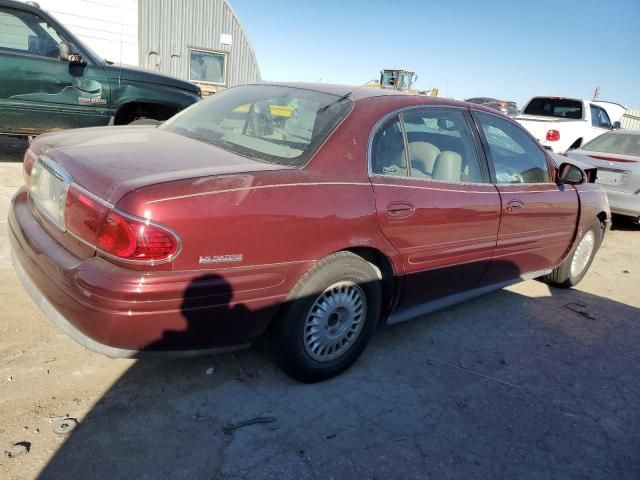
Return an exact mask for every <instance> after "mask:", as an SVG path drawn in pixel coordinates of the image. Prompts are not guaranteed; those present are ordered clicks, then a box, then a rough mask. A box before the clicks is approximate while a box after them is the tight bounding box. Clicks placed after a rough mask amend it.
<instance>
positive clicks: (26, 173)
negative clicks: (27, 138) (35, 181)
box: [22, 150, 37, 188]
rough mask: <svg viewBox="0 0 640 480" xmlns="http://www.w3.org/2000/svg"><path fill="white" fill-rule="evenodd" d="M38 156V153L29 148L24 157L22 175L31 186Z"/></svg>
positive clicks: (28, 185)
mask: <svg viewBox="0 0 640 480" xmlns="http://www.w3.org/2000/svg"><path fill="white" fill-rule="evenodd" d="M36 158H37V157H36V155H35V154H34V153H33V152H32V151H31V150H27V151H26V152H25V154H24V158H23V159H22V176H23V177H24V183H25V184H26V185H27V187H29V188H31V171H32V170H33V165H34V164H35V163H36Z"/></svg>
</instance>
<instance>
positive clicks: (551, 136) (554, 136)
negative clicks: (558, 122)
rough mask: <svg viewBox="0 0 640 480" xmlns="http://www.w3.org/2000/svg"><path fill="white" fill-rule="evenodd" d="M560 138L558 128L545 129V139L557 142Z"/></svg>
mask: <svg viewBox="0 0 640 480" xmlns="http://www.w3.org/2000/svg"><path fill="white" fill-rule="evenodd" d="M558 140H560V132H559V131H558V130H547V141H548V142H557V141H558Z"/></svg>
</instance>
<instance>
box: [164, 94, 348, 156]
mask: <svg viewBox="0 0 640 480" xmlns="http://www.w3.org/2000/svg"><path fill="white" fill-rule="evenodd" d="M350 107H351V101H350V100H348V99H346V98H343V97H338V96H335V95H330V94H326V93H321V92H315V91H311V90H304V89H299V88H290V87H280V86H272V85H245V86H241V87H236V88H232V89H229V90H225V91H223V92H220V93H216V94H215V95H213V96H212V97H210V98H208V99H207V100H203V101H202V102H200V103H197V104H196V105H194V106H192V107H190V108H189V109H187V110H185V111H184V112H182V113H180V114H178V115H176V116H175V117H173V118H172V119H170V120H169V121H167V122H166V123H164V125H162V126H161V127H159V128H161V129H165V130H169V131H171V132H174V133H177V134H180V135H184V136H186V137H190V138H194V139H196V140H200V141H202V142H206V143H210V144H212V145H216V146H217V147H220V148H223V149H225V150H228V151H230V152H233V153H237V154H239V155H243V156H246V157H250V158H253V159H255V160H259V161H263V162H268V163H275V164H278V165H290V166H302V165H304V164H305V163H307V161H308V160H309V159H310V158H311V155H313V153H314V152H315V150H316V149H317V148H318V147H319V146H320V144H322V142H323V141H324V140H325V139H326V138H327V137H328V136H329V134H330V133H331V131H332V130H333V129H334V128H335V127H336V125H337V124H338V123H339V122H340V121H341V120H342V119H343V118H344V116H345V115H346V114H347V112H348V111H349V109H350Z"/></svg>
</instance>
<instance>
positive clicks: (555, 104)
mask: <svg viewBox="0 0 640 480" xmlns="http://www.w3.org/2000/svg"><path fill="white" fill-rule="evenodd" d="M524 114H525V115H539V116H542V117H557V118H571V119H574V120H580V119H582V117H583V115H582V102H581V101H580V100H569V99H566V98H548V97H538V98H534V99H533V100H531V101H530V102H529V105H527V107H526V108H525V109H524Z"/></svg>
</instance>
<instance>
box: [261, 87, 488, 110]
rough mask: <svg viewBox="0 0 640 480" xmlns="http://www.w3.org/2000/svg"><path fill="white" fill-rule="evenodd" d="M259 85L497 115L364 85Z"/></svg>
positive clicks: (474, 105) (463, 104)
mask: <svg viewBox="0 0 640 480" xmlns="http://www.w3.org/2000/svg"><path fill="white" fill-rule="evenodd" d="M258 85H271V86H276V87H290V88H300V89H303V90H312V91H315V92H320V93H326V94H329V95H336V96H340V97H342V96H345V95H347V94H349V93H351V94H350V95H349V98H350V99H351V100H352V101H353V102H359V101H362V100H366V99H372V98H376V97H396V98H397V100H399V101H402V100H403V99H406V100H407V103H415V100H416V99H420V100H423V102H421V103H424V104H428V105H447V106H458V107H465V108H474V109H478V110H486V111H488V112H491V113H495V111H494V110H492V109H490V108H486V107H484V106H482V105H480V104H477V103H466V102H462V101H458V100H452V99H448V98H442V97H430V96H427V95H418V94H411V93H406V92H401V91H398V90H390V89H383V88H372V87H366V86H364V85H361V86H359V87H358V86H353V85H339V84H332V83H307V82H262V83H260V84H258Z"/></svg>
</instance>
